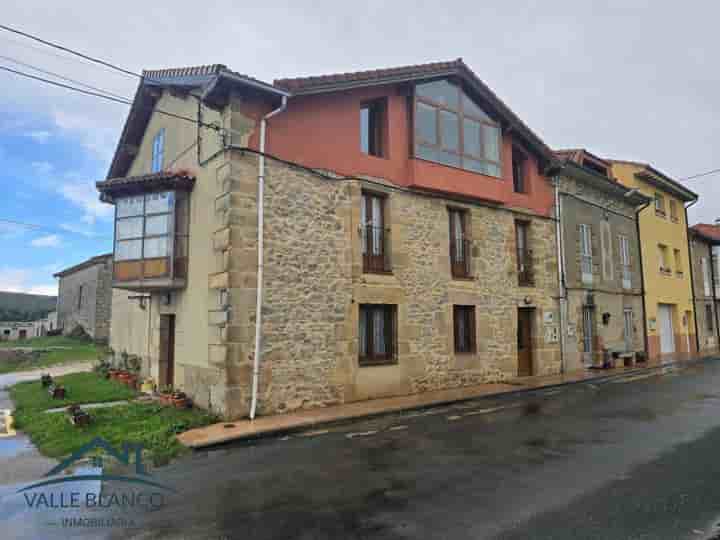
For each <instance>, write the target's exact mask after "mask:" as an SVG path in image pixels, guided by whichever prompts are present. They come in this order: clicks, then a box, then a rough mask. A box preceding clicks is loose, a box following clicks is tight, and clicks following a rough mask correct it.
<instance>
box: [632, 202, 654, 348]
mask: <svg viewBox="0 0 720 540" xmlns="http://www.w3.org/2000/svg"><path fill="white" fill-rule="evenodd" d="M651 202H652V201H648V202H646V203H645V204H643V205H642V206H640V207H638V208H636V209H635V232H636V235H637V243H638V261H639V262H640V298H642V308H643V316H642V322H643V342H644V343H645V360H646V361H647V360H649V359H650V347H649V343H648V326H647V303H646V299H645V269H644V267H643V254H642V248H643V244H642V240H641V238H642V237H641V236H640V212H642V211H643V210H645V209H646V208H647V207H648V206H650V203H651Z"/></svg>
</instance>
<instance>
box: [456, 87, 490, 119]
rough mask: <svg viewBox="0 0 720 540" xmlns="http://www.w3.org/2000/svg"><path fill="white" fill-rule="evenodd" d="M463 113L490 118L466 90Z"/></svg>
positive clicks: (480, 117) (478, 117) (463, 97)
mask: <svg viewBox="0 0 720 540" xmlns="http://www.w3.org/2000/svg"><path fill="white" fill-rule="evenodd" d="M462 102H463V113H464V114H467V115H470V116H473V117H475V118H477V119H479V120H490V117H489V116H488V115H487V114H486V113H485V111H483V110H482V109H481V108H480V107H478V105H477V104H476V103H475V102H474V101H473V100H472V99H470V98H469V97H468V96H467V95H465V92H463V95H462Z"/></svg>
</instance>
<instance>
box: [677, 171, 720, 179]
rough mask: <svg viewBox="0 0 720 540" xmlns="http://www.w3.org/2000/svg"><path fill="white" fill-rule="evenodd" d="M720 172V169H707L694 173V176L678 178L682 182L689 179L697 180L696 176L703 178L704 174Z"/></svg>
mask: <svg viewBox="0 0 720 540" xmlns="http://www.w3.org/2000/svg"><path fill="white" fill-rule="evenodd" d="M717 173H720V169H713V170H711V171H705V172H702V173H699V174H693V175H692V176H686V177H684V178H678V180H679V181H680V182H685V181H687V180H695V179H696V178H702V177H703V176H710V175H711V174H717Z"/></svg>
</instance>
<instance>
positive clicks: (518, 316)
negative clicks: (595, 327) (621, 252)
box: [61, 60, 561, 418]
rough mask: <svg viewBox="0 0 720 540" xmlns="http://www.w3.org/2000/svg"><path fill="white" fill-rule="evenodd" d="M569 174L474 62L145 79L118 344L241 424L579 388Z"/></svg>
mask: <svg viewBox="0 0 720 540" xmlns="http://www.w3.org/2000/svg"><path fill="white" fill-rule="evenodd" d="M178 116H182V117H185V118H190V119H193V120H194V121H196V122H197V123H199V125H193V124H192V123H191V122H188V121H185V120H181V119H178ZM188 148H190V149H192V151H188V150H187V149H188ZM556 165H557V161H556V158H555V156H554V154H553V153H552V151H551V150H550V149H549V148H548V147H547V146H546V145H545V144H544V143H543V142H542V141H541V140H540V139H539V138H538V137H537V136H536V135H535V134H534V133H533V132H532V131H530V130H529V128H527V126H525V124H523V123H522V121H521V120H520V119H519V118H517V117H516V116H515V114H514V113H513V112H512V111H511V110H510V109H509V108H508V107H507V106H506V105H505V104H504V103H502V102H501V101H500V100H499V99H498V98H497V96H495V94H493V93H492V92H491V91H490V90H489V89H488V88H487V87H486V86H485V85H484V83H483V82H482V81H480V80H479V79H478V78H477V76H476V75H475V74H474V73H472V71H470V70H469V68H467V66H465V64H464V63H462V61H461V60H457V61H453V62H443V63H438V64H428V65H424V66H408V67H403V68H393V69H389V70H378V71H372V72H360V73H355V74H352V75H341V76H332V77H317V78H307V79H284V80H279V81H276V82H275V83H274V84H272V85H270V84H266V83H262V82H261V81H257V80H255V79H252V78H249V77H246V76H242V75H239V74H237V73H235V72H232V71H230V70H228V69H227V68H225V67H224V66H219V65H216V66H204V67H199V68H182V69H172V70H159V71H152V72H145V74H144V79H143V81H142V82H141V85H140V88H139V89H138V93H137V95H136V99H135V102H134V103H133V106H132V109H131V111H130V114H129V116H128V120H127V122H126V125H125V128H124V130H123V134H122V136H121V139H120V142H119V144H118V149H117V151H116V154H115V157H114V159H113V162H112V165H111V168H110V171H109V173H108V177H107V179H106V180H104V181H101V182H98V190H99V191H100V193H101V199H102V200H103V201H105V202H108V203H111V204H114V205H115V207H116V216H117V217H116V238H115V258H114V261H113V286H114V287H115V290H114V292H113V318H112V330H111V341H110V345H111V348H112V349H113V350H114V351H115V353H116V354H118V353H119V354H122V353H127V354H133V355H137V356H139V357H141V358H142V365H143V371H144V373H145V374H146V375H150V376H152V377H153V378H154V379H155V382H156V383H157V384H158V385H159V386H166V385H174V386H175V387H181V388H182V389H183V390H185V391H186V392H187V393H188V394H190V395H191V396H192V397H193V399H194V400H195V402H196V403H198V404H199V405H201V406H204V407H208V408H211V409H214V410H217V411H219V412H221V413H223V414H224V415H225V416H226V417H228V418H238V417H242V416H247V415H248V414H250V416H253V415H254V413H255V412H256V411H257V412H258V413H259V414H276V413H282V412H286V411H291V410H296V409H301V408H312V407H322V406H328V405H333V404H340V403H348V402H353V401H359V400H365V399H373V398H379V397H387V396H398V395H407V394H413V393H419V392H424V391H429V390H437V389H446V388H457V387H461V386H467V385H472V384H477V383H481V382H489V381H502V380H507V379H511V378H514V377H517V376H523V375H533V374H552V373H559V372H560V370H561V356H560V343H559V341H560V327H559V309H558V296H559V280H558V266H557V261H558V256H557V244H556V236H555V221H554V219H553V218H554V217H555V208H554V192H553V186H552V184H551V182H550V180H549V177H548V174H549V171H550V170H551V169H552V168H553V167H555V166H556ZM259 262H260V263H261V264H259ZM61 294H62V290H61ZM258 306H259V308H260V309H259V310H258ZM258 315H260V319H258ZM257 330H259V332H257ZM255 405H256V407H255Z"/></svg>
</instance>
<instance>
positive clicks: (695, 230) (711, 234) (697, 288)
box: [688, 223, 720, 352]
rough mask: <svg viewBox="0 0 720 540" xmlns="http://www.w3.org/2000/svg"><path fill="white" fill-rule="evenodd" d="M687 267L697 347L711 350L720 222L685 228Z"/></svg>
mask: <svg viewBox="0 0 720 540" xmlns="http://www.w3.org/2000/svg"><path fill="white" fill-rule="evenodd" d="M688 238H689V241H690V267H691V270H692V284H693V298H694V303H695V321H696V325H697V329H696V333H695V334H696V336H697V348H698V351H700V352H715V351H717V349H718V346H719V345H720V339H719V336H720V334H718V331H719V329H718V305H717V302H718V298H720V281H719V280H720V274H718V250H720V226H718V225H710V224H706V223H699V224H697V225H693V226H692V227H690V228H689V229H688Z"/></svg>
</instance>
